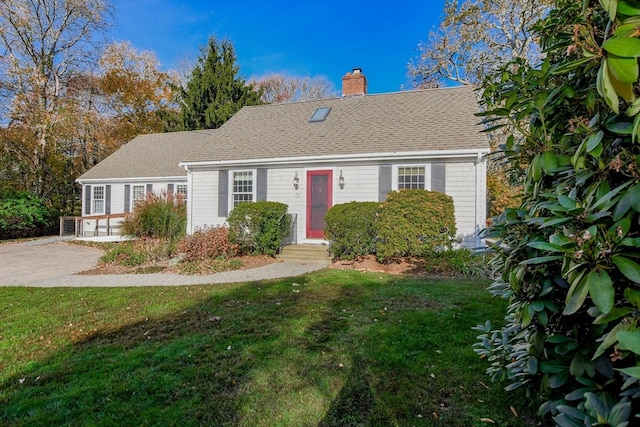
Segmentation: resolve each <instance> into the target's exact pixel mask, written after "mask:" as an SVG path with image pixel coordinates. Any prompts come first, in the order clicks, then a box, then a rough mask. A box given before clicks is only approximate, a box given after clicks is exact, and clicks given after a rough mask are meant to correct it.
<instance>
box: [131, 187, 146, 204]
mask: <svg viewBox="0 0 640 427" xmlns="http://www.w3.org/2000/svg"><path fill="white" fill-rule="evenodd" d="M144 193H145V191H144V185H134V186H133V201H134V202H137V201H138V200H142V199H144Z"/></svg>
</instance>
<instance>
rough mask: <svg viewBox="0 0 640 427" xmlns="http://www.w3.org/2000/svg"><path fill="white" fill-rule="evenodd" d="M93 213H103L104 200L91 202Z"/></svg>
mask: <svg viewBox="0 0 640 427" xmlns="http://www.w3.org/2000/svg"><path fill="white" fill-rule="evenodd" d="M93 213H96V214H101V213H104V200H94V201H93Z"/></svg>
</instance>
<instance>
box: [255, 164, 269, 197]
mask: <svg viewBox="0 0 640 427" xmlns="http://www.w3.org/2000/svg"><path fill="white" fill-rule="evenodd" d="M257 175H258V176H257V177H256V180H257V183H256V201H257V202H261V201H265V200H267V169H266V168H260V169H258V171H257Z"/></svg>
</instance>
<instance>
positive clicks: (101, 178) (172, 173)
mask: <svg viewBox="0 0 640 427" xmlns="http://www.w3.org/2000/svg"><path fill="white" fill-rule="evenodd" d="M212 132H213V130H204V131H194V132H172V133H159V134H152V135H139V136H137V137H136V138H134V139H132V140H131V141H129V142H128V143H127V144H125V145H124V146H123V147H122V148H120V149H119V150H117V151H116V152H114V153H113V154H111V155H110V156H109V157H107V158H106V159H104V160H103V161H101V162H100V163H98V164H97V165H96V166H94V167H93V168H91V169H90V170H88V171H87V172H85V173H84V174H82V175H81V176H80V177H79V178H78V179H77V180H76V181H77V182H78V183H79V184H81V185H82V219H81V221H80V223H81V226H80V227H79V229H77V230H76V232H77V233H79V234H82V235H96V234H112V233H114V232H115V233H116V234H117V230H118V226H119V224H120V222H121V221H122V218H123V217H124V215H125V214H127V213H129V212H131V211H132V210H133V206H134V205H135V203H136V201H137V200H139V199H141V198H144V196H145V194H146V193H148V192H151V191H153V192H156V193H160V192H162V191H167V192H175V193H181V194H183V196H184V197H185V198H186V197H187V195H188V192H187V171H186V170H185V169H184V168H182V167H180V166H179V162H180V160H181V159H183V158H185V157H188V156H189V152H190V151H191V150H195V149H196V147H197V146H198V144H204V143H206V142H208V141H209V138H210V136H211V133H212ZM107 219H109V220H110V221H109V222H107ZM107 224H109V226H107Z"/></svg>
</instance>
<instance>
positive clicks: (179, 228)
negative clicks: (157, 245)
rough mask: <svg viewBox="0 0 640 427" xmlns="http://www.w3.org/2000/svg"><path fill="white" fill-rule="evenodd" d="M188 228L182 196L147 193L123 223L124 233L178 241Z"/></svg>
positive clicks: (167, 193)
mask: <svg viewBox="0 0 640 427" xmlns="http://www.w3.org/2000/svg"><path fill="white" fill-rule="evenodd" d="M186 227H187V205H186V203H185V202H184V198H183V197H182V195H181V194H175V193H171V192H162V193H159V194H157V193H147V195H146V196H145V197H144V199H142V200H140V201H138V202H137V203H136V205H135V207H134V209H133V212H132V213H130V214H129V215H127V217H126V218H125V219H124V221H123V222H122V233H123V234H124V235H127V236H135V237H157V238H161V239H168V240H170V241H177V240H178V239H179V238H180V237H182V236H183V235H184V233H185V230H186Z"/></svg>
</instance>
